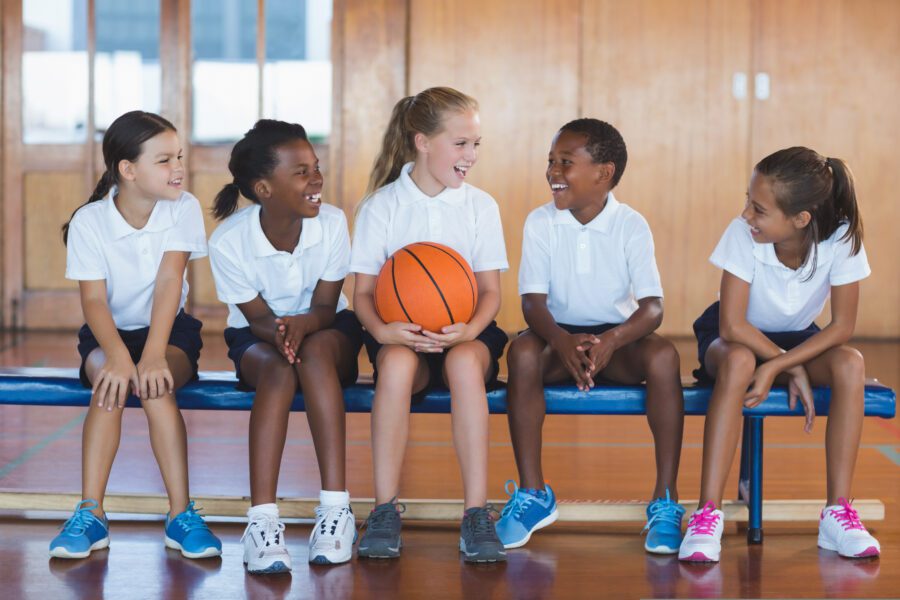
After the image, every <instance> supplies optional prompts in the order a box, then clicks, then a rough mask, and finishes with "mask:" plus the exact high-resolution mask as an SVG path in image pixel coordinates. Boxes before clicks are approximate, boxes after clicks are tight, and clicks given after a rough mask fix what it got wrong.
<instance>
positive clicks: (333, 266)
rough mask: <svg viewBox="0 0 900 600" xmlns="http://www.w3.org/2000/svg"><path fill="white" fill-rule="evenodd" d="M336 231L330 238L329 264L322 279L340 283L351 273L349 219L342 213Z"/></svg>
mask: <svg viewBox="0 0 900 600" xmlns="http://www.w3.org/2000/svg"><path fill="white" fill-rule="evenodd" d="M335 221H336V223H335V225H334V231H332V232H331V235H330V236H329V238H330V241H331V248H329V252H328V263H327V264H326V265H325V272H324V273H322V279H324V280H325V281H340V280H341V279H343V278H345V277H346V276H347V273H348V272H349V271H350V232H349V231H348V230H347V218H346V217H345V216H344V212H343V211H340V212H339V213H338V217H337V218H336V219H335Z"/></svg>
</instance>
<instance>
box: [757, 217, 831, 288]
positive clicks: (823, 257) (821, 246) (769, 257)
mask: <svg viewBox="0 0 900 600" xmlns="http://www.w3.org/2000/svg"><path fill="white" fill-rule="evenodd" d="M741 221H742V222H743V223H744V225H745V226H746V227H747V235H748V236H750V225H749V224H748V223H747V222H746V221H744V220H743V219H741ZM750 237H751V239H752V236H750ZM752 241H753V257H754V258H755V259H756V260H758V261H759V262H761V263H763V264H765V265H769V266H771V267H775V268H780V269H783V270H785V271H791V272H792V273H795V274H796V275H797V276H799V277H800V278H802V279H806V278H807V277H809V275H810V273H811V272H812V268H813V260H815V262H816V264H817V266H818V267H821V266H822V265H824V264H829V263H831V260H832V258H833V256H834V245H833V243H832V240H831V238H829V239H827V240H822V241H820V242H819V243H818V245H817V246H818V247H817V248H816V251H815V253H811V254H810V257H809V260H807V261H806V263H805V264H803V265H802V266H801V267H800V268H799V269H791V268H790V267H788V266H787V265H785V264H784V263H782V262H781V261H780V260H778V255H777V254H776V253H775V244H771V243H766V244H760V243H757V242H756V240H752Z"/></svg>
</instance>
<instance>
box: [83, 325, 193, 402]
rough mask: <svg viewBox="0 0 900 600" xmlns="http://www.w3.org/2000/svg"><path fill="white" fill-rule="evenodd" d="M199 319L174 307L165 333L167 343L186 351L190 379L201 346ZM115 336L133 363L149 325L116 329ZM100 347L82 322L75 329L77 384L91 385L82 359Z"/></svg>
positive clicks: (144, 340) (138, 355)
mask: <svg viewBox="0 0 900 600" xmlns="http://www.w3.org/2000/svg"><path fill="white" fill-rule="evenodd" d="M202 327H203V323H201V322H200V321H198V320H197V319H195V318H194V317H192V316H191V315H189V314H187V313H186V312H184V310H180V311H178V314H177V315H175V321H174V322H173V323H172V333H170V334H169V345H170V346H175V347H176V348H180V349H181V350H182V351H183V352H184V353H185V354H187V357H188V360H189V361H190V362H191V371H192V373H193V375H192V376H191V380H194V379H197V361H199V360H200V349H201V348H202V347H203V339H202V338H201V337H200V329H201V328H202ZM116 331H118V332H119V337H121V338H122V341H123V342H124V343H125V347H126V348H128V353H129V354H130V355H131V360H132V361H133V362H134V364H137V363H138V362H140V360H141V354H143V352H144V345H145V344H146V343H147V335H148V334H149V333H150V328H149V327H142V328H141V329H132V330H130V331H126V330H124V329H117V330H116ZM99 347H100V342H98V341H97V338H95V337H94V333H93V332H92V331H91V329H90V328H89V327H88V326H87V325H86V324H85V325H82V326H81V329H80V330H79V331H78V354H80V355H81V368H80V369H79V370H78V376H79V378H80V379H81V385H83V386H84V387H86V388H89V387H91V382H90V380H89V379H88V378H87V373H86V372H85V370H84V361H86V360H87V357H88V355H89V354H90V353H91V352H93V351H94V350H96V349H97V348H99Z"/></svg>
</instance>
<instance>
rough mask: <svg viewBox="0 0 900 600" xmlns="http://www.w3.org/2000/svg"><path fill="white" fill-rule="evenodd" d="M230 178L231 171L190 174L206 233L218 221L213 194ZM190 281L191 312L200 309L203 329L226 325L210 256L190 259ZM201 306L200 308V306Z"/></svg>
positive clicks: (211, 229)
mask: <svg viewBox="0 0 900 600" xmlns="http://www.w3.org/2000/svg"><path fill="white" fill-rule="evenodd" d="M230 181H231V175H230V174H229V173H228V172H227V171H225V172H223V173H195V174H194V175H193V176H192V177H191V193H192V194H194V196H196V197H197V199H198V200H199V201H200V206H202V207H203V220H204V225H205V226H206V237H207V238H208V237H209V236H211V235H212V233H213V231H215V229H216V226H217V225H218V221H216V220H215V219H213V216H212V213H211V212H210V209H211V208H212V205H213V200H215V197H216V194H218V193H219V190H221V189H222V186H224V185H225V184H226V183H228V182H230ZM190 284H191V310H192V311H193V312H194V313H195V314H194V316H197V317H198V318H200V317H199V316H198V315H197V314H196V313H197V311H198V309H199V311H200V313H202V315H203V319H202V320H203V326H204V331H221V330H222V329H224V328H225V317H226V316H227V312H228V311H227V309H226V308H225V305H223V304H222V303H221V302H219V300H218V298H217V297H216V286H215V282H214V281H213V277H212V270H211V269H210V266H209V258H201V259H199V260H194V261H191V263H190ZM201 307H202V308H201Z"/></svg>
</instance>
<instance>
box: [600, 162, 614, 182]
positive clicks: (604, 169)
mask: <svg viewBox="0 0 900 600" xmlns="http://www.w3.org/2000/svg"><path fill="white" fill-rule="evenodd" d="M615 174H616V165H615V163H611V162H605V163H600V164H598V165H597V183H610V182H612V179H613V176H614V175H615Z"/></svg>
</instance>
